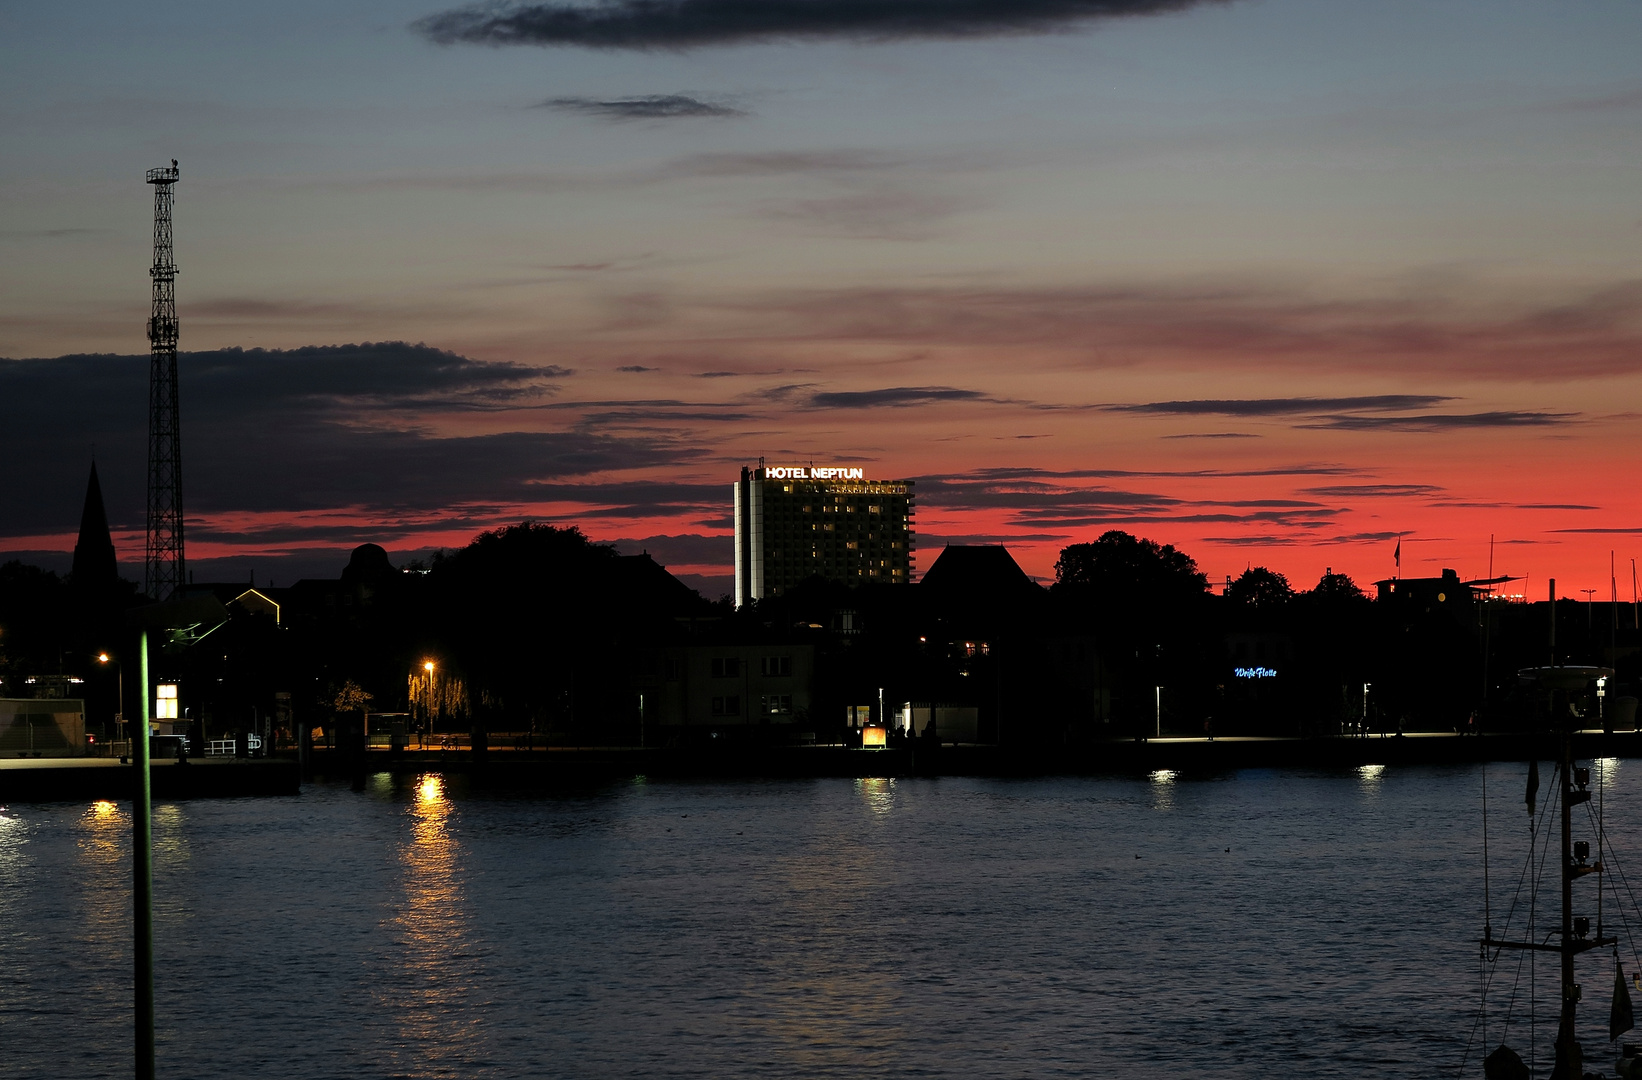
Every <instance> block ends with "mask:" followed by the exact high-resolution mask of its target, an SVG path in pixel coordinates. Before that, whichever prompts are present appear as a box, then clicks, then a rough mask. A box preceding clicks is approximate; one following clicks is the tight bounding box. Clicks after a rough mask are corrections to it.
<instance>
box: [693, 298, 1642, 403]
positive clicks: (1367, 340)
mask: <svg viewBox="0 0 1642 1080" xmlns="http://www.w3.org/2000/svg"><path fill="white" fill-rule="evenodd" d="M721 306H723V307H725V308H726V309H727V310H730V311H732V312H733V313H735V314H737V315H738V316H740V317H741V318H749V317H750V318H754V319H762V320H764V321H765V322H767V323H768V325H769V328H770V329H769V332H770V333H771V334H779V335H781V337H782V338H783V339H784V340H793V339H807V340H814V341H825V342H837V341H843V340H848V341H854V342H873V343H877V344H881V345H898V346H904V347H912V348H916V349H920V350H924V349H931V348H936V347H945V348H951V349H959V350H965V351H980V352H984V351H987V350H993V349H999V348H1007V349H1011V350H1021V349H1025V348H1026V347H1027V346H1032V347H1035V348H1036V349H1039V350H1042V351H1044V352H1045V353H1046V354H1048V355H1055V356H1058V357H1060V358H1061V359H1062V361H1063V362H1064V363H1066V364H1068V365H1071V366H1073V367H1075V368H1076V369H1078V370H1099V369H1105V368H1117V367H1122V368H1130V367H1133V366H1134V365H1135V364H1137V363H1146V362H1156V363H1160V364H1165V365H1169V366H1172V367H1176V368H1184V369H1188V370H1204V369H1213V370H1221V365H1222V364H1225V363H1227V362H1232V361H1235V362H1236V363H1237V364H1238V365H1239V366H1240V368H1241V369H1242V370H1299V371H1303V372H1305V373H1307V374H1308V375H1315V373H1316V372H1317V371H1319V370H1320V369H1321V368H1322V367H1323V366H1324V365H1326V366H1327V369H1328V370H1351V371H1355V372H1380V373H1386V374H1392V375H1398V376H1403V375H1409V374H1417V375H1419V376H1421V377H1422V378H1423V377H1430V376H1432V375H1435V374H1451V375H1463V376H1468V377H1473V378H1479V379H1504V380H1511V381H1516V380H1531V381H1550V380H1566V379H1568V378H1575V377H1593V376H1603V375H1618V374H1631V373H1638V372H1642V280H1638V281H1619V282H1613V283H1608V284H1604V285H1602V286H1600V287H1594V288H1590V289H1587V290H1583V291H1578V292H1563V293H1562V294H1561V295H1558V294H1557V292H1556V291H1554V290H1551V289H1549V288H1541V289H1537V290H1533V291H1524V292H1521V293H1512V292H1509V291H1508V290H1506V289H1505V288H1504V287H1500V286H1491V285H1489V283H1486V282H1476V281H1472V280H1466V279H1456V280H1455V281H1453V282H1452V283H1451V285H1450V286H1449V287H1448V288H1446V289H1444V290H1441V291H1440V292H1433V291H1432V290H1431V289H1430V288H1426V289H1424V290H1420V291H1418V292H1416V290H1414V289H1412V288H1411V289H1410V290H1409V295H1406V296H1400V297H1391V298H1346V299H1339V298H1335V299H1319V298H1317V297H1315V296H1313V295H1311V294H1310V293H1308V292H1306V291H1304V290H1301V289H1285V288H1280V287H1275V286H1274V287H1271V288H1266V289H1259V288H1249V287H1246V286H1240V285H1233V284H1228V285H1225V286H1220V287H1214V286H1204V287H1199V288H1186V287H1164V286H1151V285H1133V286H1110V287H1103V288H1062V289H1017V290H1011V289H988V288H963V287H960V286H946V287H927V288H912V287H907V288H855V289H832V290H806V291H788V292H781V293H770V294H765V295H763V296H753V297H751V298H749V299H747V300H744V301H742V302H740V303H737V304H734V305H721ZM1547 357H1555V358H1556V359H1555V362H1554V363H1553V362H1549V361H1548V360H1547ZM1158 404H1162V403H1158ZM1046 407H1048V406H1046ZM1079 407H1081V408H1090V407H1091V406H1079ZM1333 411H1339V410H1333ZM1295 415H1303V414H1295Z"/></svg>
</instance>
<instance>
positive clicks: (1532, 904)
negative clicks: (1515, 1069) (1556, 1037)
mask: <svg viewBox="0 0 1642 1080" xmlns="http://www.w3.org/2000/svg"><path fill="white" fill-rule="evenodd" d="M1561 769H1562V765H1561V763H1560V762H1559V763H1558V764H1557V767H1556V770H1554V771H1553V772H1552V774H1551V775H1552V778H1553V781H1552V785H1551V797H1550V798H1549V799H1546V800H1545V807H1544V808H1543V809H1542V810H1541V811H1540V812H1539V820H1540V823H1541V824H1543V825H1544V826H1545V846H1544V848H1543V849H1542V850H1541V851H1540V855H1539V867H1538V869H1537V870H1536V871H1535V872H1534V884H1533V888H1532V889H1531V890H1530V891H1529V893H1528V940H1529V941H1532V940H1533V939H1534V919H1535V916H1536V915H1537V913H1538V910H1539V884H1540V882H1541V881H1543V880H1544V878H1545V859H1546V857H1547V856H1548V855H1550V853H1551V820H1552V819H1551V814H1552V811H1553V810H1555V809H1556V808H1557V806H1558V802H1559V800H1560V799H1561V798H1562V784H1561V781H1560V779H1558V777H1559V776H1560V773H1561ZM1538 837H1539V826H1538V825H1535V826H1534V829H1533V831H1532V832H1531V833H1530V834H1529V837H1528V851H1529V855H1528V857H1529V858H1530V859H1532V858H1533V845H1534V843H1535V841H1536V840H1537V839H1538ZM1545 940H1546V941H1550V940H1551V935H1550V934H1549V933H1547V934H1546V935H1545ZM1542 944H1543V942H1542ZM1536 952H1537V950H1533V949H1530V950H1528V1068H1529V1069H1530V1070H1532V1069H1533V1068H1535V1067H1536V1066H1537V1065H1538V1064H1539V1024H1538V1020H1539V965H1538V963H1537V962H1536V961H1537V960H1538V957H1537V956H1536V955H1535V953H1536Z"/></svg>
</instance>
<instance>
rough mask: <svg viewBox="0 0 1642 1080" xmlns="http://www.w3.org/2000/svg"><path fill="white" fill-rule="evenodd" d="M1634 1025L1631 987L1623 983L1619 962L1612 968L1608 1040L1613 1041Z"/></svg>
mask: <svg viewBox="0 0 1642 1080" xmlns="http://www.w3.org/2000/svg"><path fill="white" fill-rule="evenodd" d="M1635 1026H1636V1013H1635V1012H1634V1011H1633V1010H1632V1008H1631V988H1630V987H1628V986H1626V985H1625V969H1624V968H1623V967H1622V966H1620V965H1619V964H1615V965H1614V969H1613V1005H1612V1007H1611V1008H1609V1010H1608V1041H1609V1042H1613V1041H1614V1040H1615V1039H1617V1038H1619V1037H1620V1036H1621V1035H1623V1034H1625V1032H1627V1031H1629V1030H1631V1028H1633V1027H1635Z"/></svg>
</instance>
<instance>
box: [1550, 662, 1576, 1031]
mask: <svg viewBox="0 0 1642 1080" xmlns="http://www.w3.org/2000/svg"><path fill="white" fill-rule="evenodd" d="M1551 700H1552V702H1553V703H1554V702H1555V701H1556V692H1555V691H1552V693H1551ZM1553 707H1554V706H1553ZM1569 724H1570V720H1569V717H1568V714H1567V713H1566V712H1565V713H1564V715H1563V717H1562V724H1561V728H1562V739H1561V743H1562V745H1561V746H1560V747H1559V748H1558V756H1559V758H1560V759H1561V760H1560V761H1559V762H1558V764H1557V773H1558V774H1559V777H1560V780H1561V784H1562V1022H1561V1023H1560V1024H1559V1025H1558V1027H1557V1041H1558V1042H1561V1041H1563V1040H1564V1039H1566V1040H1567V1041H1569V1042H1573V1041H1574V1006H1575V1004H1576V1002H1577V1001H1578V996H1579V986H1578V984H1577V983H1575V982H1574V955H1575V953H1576V952H1578V951H1580V949H1579V943H1578V942H1576V941H1575V940H1574V876H1575V875H1574V842H1573V824H1574V784H1573V775H1574V739H1573V732H1572V731H1570V730H1569ZM1567 1052H1568V1051H1567V1049H1566V1048H1565V1047H1561V1046H1559V1047H1557V1056H1558V1058H1559V1059H1562V1058H1563V1057H1564V1055H1566V1054H1567Z"/></svg>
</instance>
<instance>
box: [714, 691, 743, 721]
mask: <svg viewBox="0 0 1642 1080" xmlns="http://www.w3.org/2000/svg"><path fill="white" fill-rule="evenodd" d="M713 715H714V716H740V715H741V698H740V696H739V695H736V694H730V695H728V696H726V697H716V698H714V699H713Z"/></svg>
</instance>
